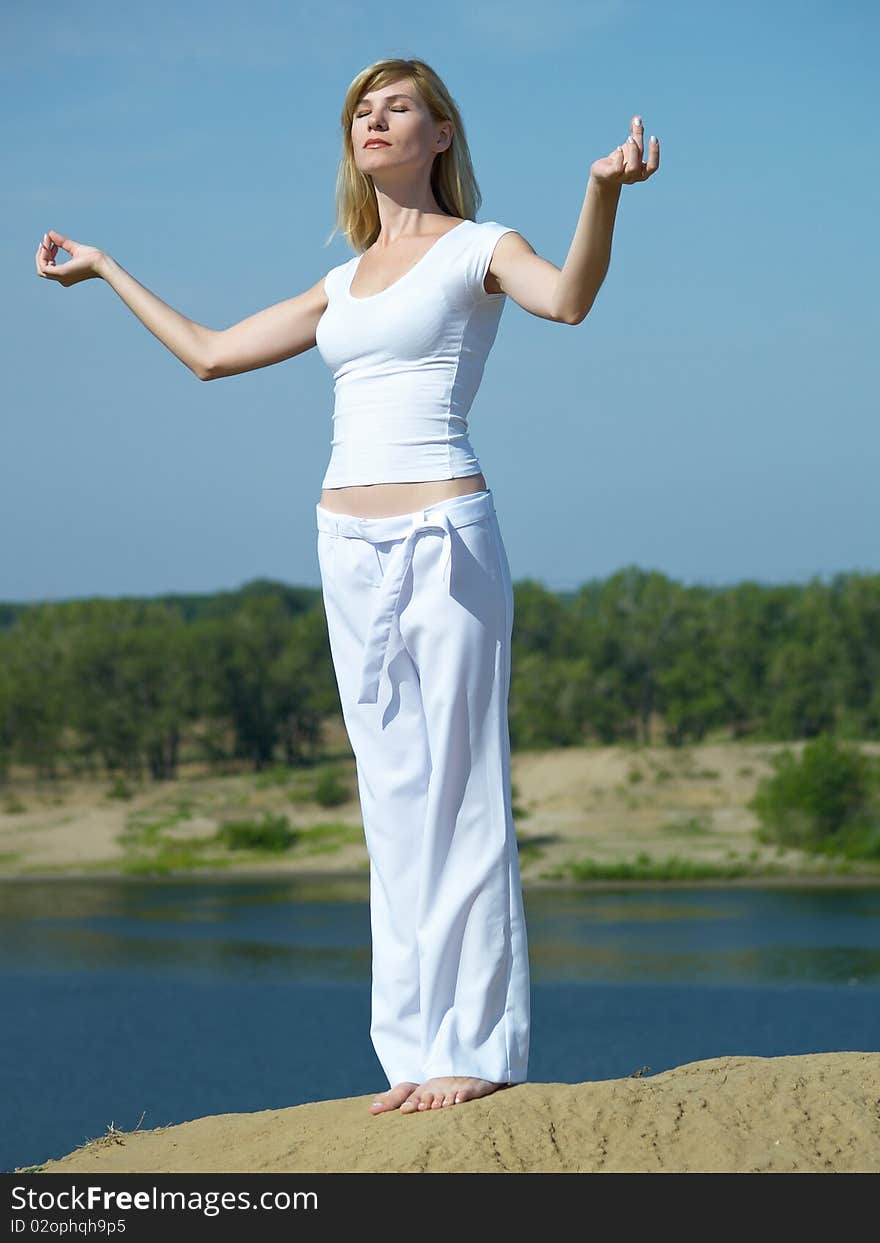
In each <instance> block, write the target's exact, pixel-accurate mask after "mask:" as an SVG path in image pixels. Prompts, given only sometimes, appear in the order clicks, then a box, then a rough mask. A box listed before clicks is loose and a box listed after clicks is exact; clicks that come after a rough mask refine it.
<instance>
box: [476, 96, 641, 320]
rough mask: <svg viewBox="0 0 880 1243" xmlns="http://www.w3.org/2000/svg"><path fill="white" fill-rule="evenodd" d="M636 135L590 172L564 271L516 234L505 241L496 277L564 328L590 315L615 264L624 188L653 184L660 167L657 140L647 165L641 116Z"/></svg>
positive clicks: (534, 309)
mask: <svg viewBox="0 0 880 1243" xmlns="http://www.w3.org/2000/svg"><path fill="white" fill-rule="evenodd" d="M630 130H631V133H630V136H629V138H628V139H627V140H626V142H625V143H624V145H623V146H622V147H615V148H614V150H613V151H612V152H611V154H610V155H606V156H605V157H604V158H603V159H600V160H596V161H595V162H594V163H593V164H592V165H591V167H590V179H589V182H588V183H587V191H586V194H585V195H584V205H583V207H582V208H581V214H580V218H579V220H578V223H577V228H576V229H575V234H574V238H573V240H572V243H571V246H570V247H569V250H568V255H567V256H566V260H565V263H564V265H563V267H562V268H561V269H560V268H557V267H556V266H555V265H554V264H552V263H550V262H549V260H547V259H543V258H541V256H540V255H536V254H535V252H534V250H533V249H532V248H531V246H529V244H528V243H527V242H524V239H522V238H521V237H519V236H518V235H516V234H509V235H508V236H506V237H502V238H501V240H500V241H499V243H498V246H497V247H496V250H495V256H494V258H493V260H492V265H491V271H492V274H493V275H494V276H495V277H496V278H497V280H498V285H499V287H500V288H501V289H502V290H503V291H504V293H506V294H508V295H509V296H510V297H511V298H513V300H514V302H517V303H518V304H519V305H520V306H521V307H523V308H524V310H526V311H531V313H532V314H533V315H538V316H540V317H541V318H542V319H552V320H555V321H556V322H557V323H561V324H580V323H582V322H583V320H584V319H586V317H587V315H588V314H589V311H590V308H591V307H592V305H593V303H594V302H595V300H596V294H597V293H598V292H599V290H600V288H601V287H602V282H603V281H604V280H605V276H606V274H607V272H608V265H609V264H610V262H611V239H612V236H613V234H614V219H615V216H616V215H617V203H618V200H619V198H620V188H621V186H624V185H630V184H631V183H632V182H635V181H647V180H648V178H649V177H650V176H651V175H652V174H653V173H656V171H657V169H658V168H659V167H660V143H659V141H658V140H657V138H655V137H654V136H653V135H651V143H650V150H649V153H648V160H647V163H643V161H642V152H643V150H644V127H643V126H642V118H641V117H633V119H632V121H631V123H630Z"/></svg>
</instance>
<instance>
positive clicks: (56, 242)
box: [36, 229, 104, 288]
mask: <svg viewBox="0 0 880 1243" xmlns="http://www.w3.org/2000/svg"><path fill="white" fill-rule="evenodd" d="M59 250H64V251H66V252H67V253H68V254H69V255H70V256H71V257H70V259H68V260H67V262H66V263H62V264H61V265H60V266H56V263H55V256H56V255H57V254H58V251H59ZM103 258H104V252H103V251H101V250H98V249H97V248H96V247H95V246H86V245H84V244H83V243H82V242H75V241H74V240H73V238H70V237H62V235H61V234H60V233H56V232H55V231H54V229H50V230H49V232H48V233H44V234H43V240H42V242H40V244H39V246H38V247H37V254H36V261H37V275H38V276H45V277H46V279H47V280H52V281H57V282H58V284H59V285H64V287H65V288H67V286H68V285H78V284H79V282H80V281H88V280H92V279H93V278H94V277H96V276H100V271H99V270H98V268H99V264H100V261H101V260H102V259H103Z"/></svg>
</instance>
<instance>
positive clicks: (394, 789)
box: [36, 60, 659, 1114]
mask: <svg viewBox="0 0 880 1243" xmlns="http://www.w3.org/2000/svg"><path fill="white" fill-rule="evenodd" d="M631 130H632V132H631V134H630V136H629V138H628V139H627V141H626V143H625V144H624V145H623V146H619V147H617V148H615V150H614V151H612V153H611V154H610V155H608V156H606V157H604V158H603V159H599V160H596V161H595V163H593V165H592V166H591V168H590V176H589V181H588V185H587V189H586V194H585V197H584V203H583V207H582V209H581V213H580V217H579V219H578V223H577V228H576V230H575V234H574V238H573V241H572V243H571V246H570V248H569V251H568V256H567V258H566V260H565V263H564V265H563V267H562V269H559V268H557V267H556V266H555V265H554V264H552V263H550V262H549V261H548V260H547V259H543V258H541V257H540V256H539V255H537V254H536V253H535V251H534V250H533V248H532V247H531V246H530V245H529V243H528V242H527V241H526V240H525V238H524V237H523V236H522V234H521V233H519V232H518V231H517V230H515V229H512V228H509V227H507V226H504V225H502V224H499V223H497V222H495V221H489V222H483V223H477V222H476V220H475V217H476V211H477V208H478V206H479V191H478V189H477V184H476V180H475V177H474V173H473V168H472V165H471V160H470V155H469V152H468V147H467V141H466V138H465V130H464V124H463V122H462V118H461V116H460V114H459V110H458V108H457V106H456V104H455V102H454V101H453V99H452V97H451V96H450V94H449V92H448V90H447V89H446V87H445V85H444V84H443V82H442V81H441V79H440V78H439V77H438V76H437V74H436V73H435V72H434V71H433V70H432V69H431V68H430V67H429V66H428V65H427V64H425V62H424V61H421V60H384V61H379V62H377V63H376V64H373V65H370V66H369V67H368V68H367V69H365V70H363V71H362V72H361V73H359V74H358V75H357V77H356V78H355V79H354V81H353V82H352V83H351V85H350V86H349V88H348V90H347V92H346V96H345V101H344V104H343V108H342V142H343V156H342V160H341V163H340V167H339V175H338V182H337V193H336V206H337V225H338V227H340V228H341V231H342V232H343V233H344V235H345V236H346V238H347V240H348V241H349V243H350V244H351V246H352V248H353V249H354V250H355V251H356V254H355V257H354V258H352V259H350V260H348V261H347V262H344V263H341V264H338V265H337V266H335V267H333V268H331V270H330V271H329V272H327V273H326V275H325V276H324V277H322V278H321V279H320V280H319V281H317V282H316V283H315V284H314V285H313V286H312V287H311V288H310V289H307V290H306V291H305V292H304V293H301V294H299V295H298V296H296V297H293V298H290V299H288V300H286V301H284V302H280V303H278V304H276V305H274V306H270V307H267V308H266V309H265V310H262V311H260V312H258V313H257V314H255V315H252V316H250V317H249V318H248V319H244V320H242V321H241V322H240V323H237V324H234V325H233V326H232V327H230V328H226V329H225V330H221V331H217V330H213V329H210V328H206V327H204V326H203V325H201V324H198V323H195V322H194V321H192V320H190V319H187V318H186V317H185V316H184V315H181V314H179V313H178V312H177V311H175V310H173V309H172V308H171V307H169V306H168V305H166V303H164V302H162V301H161V300H160V299H159V298H158V297H156V296H155V295H154V294H152V293H151V292H150V291H149V290H148V289H145V288H144V286H143V285H140V284H139V283H138V282H137V281H136V280H135V279H134V278H133V277H132V276H130V275H129V274H128V273H127V272H126V271H125V270H124V269H123V268H122V267H121V266H120V265H119V264H118V263H116V261H115V260H114V259H112V258H111V257H110V256H109V255H107V254H105V253H103V252H101V251H99V250H97V249H95V248H94V247H91V246H85V245H82V244H80V243H77V242H74V241H72V240H71V239H69V238H65V237H63V236H62V235H60V234H58V233H55V232H51V233H49V234H47V235H45V236H44V239H43V242H42V243H41V244H40V247H39V249H38V251H37V255H36V265H37V272H38V273H39V275H40V276H43V277H46V278H48V279H52V280H55V281H57V282H58V283H59V284H61V285H63V286H71V285H74V284H77V283H78V282H79V281H81V280H87V279H90V278H92V277H101V278H103V279H104V280H105V281H107V283H108V284H110V285H111V286H112V287H113V289H114V290H115V291H116V292H117V293H118V294H119V296H120V297H121V298H122V299H123V301H124V302H125V303H126V305H127V306H128V307H129V308H130V309H131V310H132V311H133V312H134V314H135V315H136V316H137V317H138V318H139V319H140V320H141V322H142V323H143V324H144V325H145V326H146V327H147V328H148V329H149V330H150V332H152V333H153V334H154V336H156V337H158V339H159V340H160V341H161V342H163V344H164V345H166V346H167V347H168V349H169V350H171V351H172V353H173V354H175V355H176V356H177V357H178V358H179V359H180V360H181V361H182V362H184V363H185V364H186V365H187V366H188V367H190V369H191V370H192V371H193V373H194V374H195V375H196V376H197V377H198V378H199V379H202V380H214V379H218V378H220V377H223V376H231V375H240V374H241V373H242V372H246V371H253V370H255V369H256V368H259V367H267V366H270V365H272V364H273V363H278V362H281V361H283V360H285V359H288V358H293V357H295V356H296V355H298V354H302V353H304V352H305V351H306V350H309V349H311V348H312V347H313V346H317V348H318V350H319V353H320V354H321V356H322V358H323V360H324V361H325V363H326V364H327V366H328V367H329V368H330V370H331V372H332V374H333V379H334V410H333V435H332V451H331V455H330V461H329V464H328V466H327V470H326V472H325V475H324V479H323V486H322V491H321V496H320V501H319V502H318V503H317V504H316V518H317V528H318V530H317V554H318V561H319V566H320V572H321V584H322V594H323V601H324V607H325V612H326V617H327V626H328V636H329V643H330V650H331V656H332V660H333V667H334V670H335V674H336V679H337V684H338V688H339V696H340V704H341V707H342V711H343V718H344V721H345V724H346V729H347V732H348V735H349V739H350V741H351V744H352V750H353V752H354V756H355V760H356V767H357V775H358V791H359V798H360V804H361V811H362V817H363V824H364V833H365V839H366V846H367V850H368V854H369V859H370V916H371V931H372V942H373V944H372V1020H371V1027H370V1035H371V1039H372V1042H373V1046H374V1048H375V1051H376V1054H377V1057H378V1059H379V1062H380V1064H381V1066H382V1068H383V1070H384V1072H385V1074H386V1076H387V1078H388V1083H389V1089H388V1090H387V1091H385V1092H380V1093H379V1094H378V1096H377V1097H376V1099H375V1101H374V1102H373V1103H372V1104H371V1106H370V1108H371V1110H372V1112H373V1113H375V1114H379V1113H382V1112H386V1111H387V1110H391V1109H396V1108H399V1109H400V1110H401V1112H403V1113H411V1112H414V1111H416V1110H424V1109H438V1108H442V1107H444V1106H451V1105H455V1104H459V1103H461V1102H463V1101H467V1100H471V1099H474V1098H477V1097H481V1096H485V1095H487V1094H488V1093H490V1092H494V1091H496V1090H497V1089H499V1088H502V1087H507V1086H510V1085H512V1084H515V1083H522V1082H525V1080H526V1078H527V1067H528V1056H529V1032H530V1003H529V963H528V946H527V939H526V926H525V918H524V912H523V901H522V887H521V884H520V872H519V860H518V855H517V846H516V838H515V834H514V822H513V814H512V809H511V783H510V738H509V731H508V716H507V711H508V694H509V688H510V640H511V633H512V627H513V587H512V583H511V577H510V569H509V566H508V561H507V556H506V552H505V548H504V544H503V541H502V537H501V532H500V529H499V525H498V519H497V516H496V512H495V506H494V498H493V494H492V492H491V489H490V488H489V487H488V484H487V482H486V479H485V476H484V475H483V473H482V470H481V466H480V462H479V461H478V459H477V457H476V454H475V453H474V450H473V447H472V445H471V443H470V440H469V437H468V422H467V416H468V411H469V409H470V406H471V402H472V400H473V398H474V395H475V393H476V391H477V389H478V387H479V384H480V380H481V378H482V374H483V368H484V364H485V361H486V358H487V356H488V353H489V351H490V349H491V347H492V344H493V342H494V340H495V336H496V333H497V330H498V324H499V320H500V317H501V313H502V310H503V308H504V305H505V300H506V298H508V297H510V298H512V299H513V300H514V301H515V302H516V303H517V304H518V305H519V306H521V307H522V308H523V309H524V310H526V311H528V312H530V313H531V314H532V315H536V316H538V317H539V318H541V319H546V320H551V321H553V322H555V323H559V324H567V325H572V324H579V323H581V322H582V321H583V319H584V318H585V316H586V315H587V313H588V312H589V310H590V308H591V306H592V304H593V301H594V299H595V297H596V294H597V293H598V290H599V288H600V286H601V284H602V282H603V280H604V278H605V274H606V272H607V268H608V263H609V259H610V252H611V238H612V233H613V228H614V219H615V215H616V211H617V202H618V197H619V193H620V187H621V186H622V185H623V184H626V183H631V182H637V181H644V180H646V179H647V178H648V177H649V176H650V175H651V174H652V173H654V172H656V170H657V168H658V166H659V144H658V142H657V140H656V139H653V138H652V140H651V145H650V154H649V156H648V160H647V163H643V162H642V148H643V128H642V124H641V118H640V117H635V118H634V119H633V121H632V124H631ZM59 249H62V250H65V251H66V252H68V253H69V254H70V255H71V258H70V259H69V260H68V261H67V262H65V263H63V264H60V265H59V264H57V263H56V256H57V254H58V251H59Z"/></svg>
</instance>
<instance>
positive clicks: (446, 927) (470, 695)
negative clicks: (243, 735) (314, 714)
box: [316, 489, 530, 1086]
mask: <svg viewBox="0 0 880 1243" xmlns="http://www.w3.org/2000/svg"><path fill="white" fill-rule="evenodd" d="M316 513H317V525H318V560H319V565H320V570H321V586H322V594H323V600H324V608H325V613H326V617H327V630H328V637H329V641H330V651H331V655H332V660H333V668H334V672H335V675H336V681H337V686H338V688H339V698H340V705H341V708H342V713H343V718H344V721H345V726H346V730H347V733H348V736H349V740H350V742H351V746H352V750H353V752H354V756H355V763H356V768H357V777H358V794H359V799H360V805H361V813H362V818H363V824H364V835H365V840H366V846H367V851H368V854H369V857H370V922H371V932H372V1018H371V1026H370V1036H371V1039H372V1042H373V1047H374V1049H375V1051H376V1055H377V1057H378V1059H379V1062H380V1064H381V1065H382V1068H383V1070H384V1072H385V1074H386V1076H387V1078H388V1082H389V1085H391V1086H393V1085H394V1084H396V1083H401V1082H404V1081H411V1082H416V1083H420V1082H422V1081H423V1080H425V1079H427V1078H432V1077H434V1076H438V1075H471V1076H475V1077H477V1078H481V1079H488V1080H490V1081H491V1082H494V1083H521V1082H524V1081H525V1080H526V1078H527V1066H528V1050H529V1026H530V1006H529V964H528V945H527V938H526V926H525V916H524V910H523V899H522V886H521V882H520V871H519V857H518V853H517V846H516V836H515V831H514V823H513V812H512V800H511V781H510V734H509V728H508V716H507V712H508V696H509V692H510V639H511V633H512V628H513V586H512V582H511V578H510V568H509V565H508V561H507V555H506V552H505V549H504V543H503V540H502V538H501V532H500V529H499V527H498V520H497V516H496V513H495V507H494V501H493V497H492V493H491V491H490V490H489V489H486V490H484V491H481V492H473V493H468V494H466V495H464V496H459V497H453V498H451V499H449V500H445V501H440V502H438V503H436V504H434V505H430V506H428V507H427V508H424V509H421V510H418V511H416V512H415V513H410V514H401V515H395V516H393V517H388V518H358V517H355V516H353V515H349V514H338V513H334V512H332V511H330V510H327V509H324V508H323V507H322V506H321V505H320V504H319V505H317V506H316Z"/></svg>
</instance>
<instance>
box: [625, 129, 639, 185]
mask: <svg viewBox="0 0 880 1243" xmlns="http://www.w3.org/2000/svg"><path fill="white" fill-rule="evenodd" d="M623 154H624V157H625V166H626V175H627V177H629V176H630V175H631V174H633V173H637V172H638V171H639V169H640V168H641V166H642V152H641V149H640V147H639V144H638V143H637V142H636V140H635V138H633V136H632V134H630V136H629V138H627V140H626V142H625V143H624V144H623Z"/></svg>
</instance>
